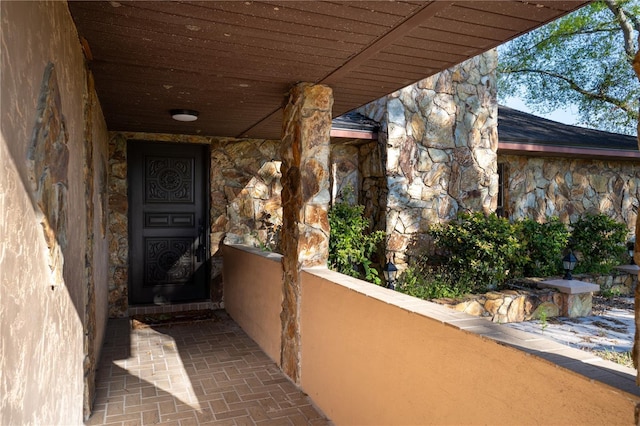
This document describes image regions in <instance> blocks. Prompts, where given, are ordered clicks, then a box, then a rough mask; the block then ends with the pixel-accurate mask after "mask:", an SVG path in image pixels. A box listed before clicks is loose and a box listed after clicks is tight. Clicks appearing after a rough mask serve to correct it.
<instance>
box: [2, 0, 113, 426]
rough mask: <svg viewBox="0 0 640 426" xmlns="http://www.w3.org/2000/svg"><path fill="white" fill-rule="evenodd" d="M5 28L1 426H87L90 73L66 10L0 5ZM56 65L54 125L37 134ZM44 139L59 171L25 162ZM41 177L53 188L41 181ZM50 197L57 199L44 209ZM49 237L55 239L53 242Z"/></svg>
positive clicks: (35, 160) (98, 262)
mask: <svg viewBox="0 0 640 426" xmlns="http://www.w3.org/2000/svg"><path fill="white" fill-rule="evenodd" d="M0 16H1V19H2V26H1V37H2V41H1V45H2V49H0V55H1V56H0V64H1V69H0V90H1V92H0V97H1V99H2V116H1V118H0V120H1V121H0V125H1V129H0V130H1V133H0V138H1V140H0V240H1V244H0V353H1V354H2V355H1V357H0V378H1V380H0V381H1V383H2V384H1V386H2V387H1V388H0V423H1V424H7V425H9V424H80V423H81V422H82V416H83V389H84V381H83V374H84V365H83V361H84V357H85V350H84V348H83V343H84V342H83V335H84V331H85V330H84V324H83V322H84V321H85V317H86V313H87V311H86V309H85V308H86V304H87V288H88V287H87V270H86V269H85V262H86V259H85V255H86V254H87V244H88V241H89V240H90V239H89V237H88V229H90V228H91V226H87V223H90V222H88V221H87V199H86V195H87V192H86V191H87V186H86V184H85V176H86V173H85V160H86V159H87V156H86V155H87V154H86V144H85V123H86V122H87V120H85V112H86V110H85V108H86V106H87V98H88V97H87V75H86V72H85V63H84V58H83V55H82V51H81V48H80V44H79V42H78V35H77V32H76V30H75V26H74V25H73V22H72V20H71V16H70V14H69V11H68V8H67V4H66V2H2V3H1V4H0ZM49 64H52V65H53V68H51V69H52V70H53V73H52V74H50V75H51V76H52V78H51V79H50V80H48V81H49V82H50V83H52V84H51V85H50V86H48V90H49V95H50V101H51V104H50V106H51V107H52V108H53V109H52V111H53V112H54V114H53V116H49V117H44V118H45V119H44V121H38V122H37V117H38V116H39V113H38V112H37V108H38V106H39V105H41V103H39V98H40V97H41V94H42V93H43V91H42V88H43V80H44V79H45V69H46V68H47V66H48V65H49ZM40 112H41V111H40ZM89 116H90V115H89ZM92 117H93V119H94V120H96V123H97V125H96V126H95V127H94V131H95V133H96V134H100V135H102V134H103V133H104V121H103V119H102V117H101V113H100V112H99V108H98V109H95V110H94V113H93V115H92ZM37 127H40V128H41V129H42V130H43V132H42V133H41V134H40V137H41V138H40V139H38V138H35V133H34V128H37ZM48 131H53V132H56V134H57V135H58V136H59V141H60V142H61V143H62V145H64V147H62V146H58V148H61V151H59V152H57V154H59V155H60V157H58V158H57V160H64V161H53V160H52V156H51V155H50V154H51V153H52V152H50V151H49V149H51V147H48V148H43V149H42V150H40V148H41V147H36V149H35V151H37V152H36V154H37V155H35V156H34V151H33V150H32V151H30V148H33V146H32V144H33V141H36V140H45V141H52V139H51V138H52V137H53V136H52V134H51V133H47V132H48ZM103 141H104V139H99V138H96V140H94V141H93V142H91V141H89V142H88V143H90V144H91V143H95V149H94V151H95V152H94V154H95V155H97V156H99V155H104V154H105V150H106V147H105V146H104V145H101V144H102V143H103ZM40 154H44V155H40ZM94 158H96V157H94ZM28 159H30V161H27V160H28ZM67 159H68V160H67ZM34 164H35V166H34ZM92 166H93V164H90V165H89V167H92ZM47 170H48V171H47ZM40 172H42V174H40ZM45 175H47V176H48V178H47V179H49V180H48V181H47V182H44V181H39V180H38V179H39V178H40V177H41V176H45ZM52 176H53V177H60V179H59V180H55V179H53V180H52ZM94 176H95V177H96V178H97V174H94ZM34 188H38V192H39V194H36V192H35V189H34ZM56 191H57V192H56ZM51 194H58V195H60V196H61V197H62V198H57V199H52V198H48V197H49V195H51ZM96 195H97V194H96ZM43 206H44V207H45V210H47V212H48V213H47V212H43V210H42V207H43ZM54 207H55V208H54ZM58 213H60V216H57V214H58ZM94 218H96V219H97V218H98V215H94ZM51 219H56V220H57V222H56V223H52V222H51ZM43 223H48V225H47V227H43V225H42V224H43ZM43 231H47V232H49V231H51V232H50V233H49V234H48V235H49V236H48V239H45V232H43ZM99 235H100V234H97V236H99ZM98 238H99V237H98ZM105 252H106V248H105V246H104V243H103V240H102V241H101V242H96V245H95V247H94V250H93V254H94V262H95V264H94V266H95V269H94V271H95V272H96V273H101V271H103V270H104V268H106V258H100V257H101V256H103V255H104V253H105ZM102 282H103V281H102V279H100V278H98V279H97V280H96V281H95V283H96V284H97V285H98V286H99V287H100V288H97V289H96V290H97V292H96V296H97V297H99V298H100V299H102V300H104V297H103V295H104V288H102V287H101V286H102V285H103V284H101V283H102ZM98 294H100V296H98ZM103 312H104V311H101V313H100V314H98V315H100V316H101V318H98V317H97V316H96V317H95V318H96V319H97V321H96V324H95V326H96V333H97V336H99V337H98V339H97V340H94V341H93V342H92V343H91V344H94V343H95V344H96V345H99V341H101V339H102V333H103V331H102V330H103V328H104V325H105V323H104V315H103Z"/></svg>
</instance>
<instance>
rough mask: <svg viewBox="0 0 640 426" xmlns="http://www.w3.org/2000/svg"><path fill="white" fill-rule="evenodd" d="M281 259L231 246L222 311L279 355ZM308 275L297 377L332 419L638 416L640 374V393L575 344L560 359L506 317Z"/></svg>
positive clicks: (527, 420)
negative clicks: (494, 319)
mask: <svg viewBox="0 0 640 426" xmlns="http://www.w3.org/2000/svg"><path fill="white" fill-rule="evenodd" d="M281 268H282V266H281V263H280V256H279V255H276V254H272V253H265V252H263V251H261V250H259V249H255V248H249V247H246V246H239V245H238V246H225V248H224V285H225V306H226V309H227V311H228V312H229V314H230V315H231V316H232V317H233V318H234V319H235V320H236V321H237V322H238V323H239V324H240V326H241V327H242V328H243V329H244V330H245V331H246V332H247V334H248V335H249V336H250V337H251V338H252V339H254V340H255V341H256V342H257V343H258V344H259V345H260V346H261V347H262V348H263V350H264V351H265V352H266V353H267V354H268V355H269V356H270V357H272V358H273V359H275V360H277V359H278V355H279V351H280V349H279V348H280V342H281V331H280V330H281V321H280V313H281V311H282V295H281V292H282V290H283V287H282V269H281ZM301 280H302V281H301V286H302V287H301V292H302V293H301V307H300V333H301V357H300V358H301V376H300V385H301V387H302V389H303V390H304V391H305V392H306V393H307V394H308V395H309V396H310V397H311V399H312V400H313V401H314V403H315V404H316V405H317V406H318V408H320V409H321V410H322V411H323V412H324V413H325V414H326V415H327V416H328V417H329V418H330V419H331V420H332V421H333V422H334V423H335V424H337V425H341V424H360V425H365V424H370V425H374V424H375V425H381V424H492V425H494V424H495V425H498V424H505V425H507V424H508V425H513V424H518V425H523V424H554V425H559V424H565V425H576V424H580V425H586V424H632V423H633V422H634V407H635V404H636V403H637V402H639V401H640V396H636V395H635V394H640V393H639V392H635V383H634V377H633V376H631V377H630V378H628V380H627V382H630V383H631V386H630V387H633V389H634V390H631V389H630V388H629V389H627V388H624V389H627V390H628V392H634V393H635V394H632V393H628V392H625V391H624V390H622V389H621V388H614V387H611V386H609V385H607V384H605V383H603V382H606V380H604V379H603V376H604V375H606V374H609V375H613V376H615V377H620V376H619V374H624V373H620V372H619V371H617V370H616V369H615V367H611V366H610V365H609V364H607V365H605V367H606V368H610V370H606V368H605V369H601V368H599V367H598V368H596V367H594V366H593V365H592V364H588V363H587V362H586V361H583V360H584V359H587V358H586V357H585V355H588V354H586V353H585V352H582V351H580V350H578V349H573V348H569V347H567V346H564V345H560V344H553V346H552V347H548V346H547V347H546V349H544V350H548V349H549V348H550V349H551V355H550V356H549V358H550V359H553V360H554V361H555V363H554V362H551V361H549V360H547V359H543V358H542V357H540V356H537V355H534V354H535V353H540V352H542V351H543V349H541V347H540V346H538V347H537V348H538V349H535V348H536V346H535V344H536V343H537V344H540V342H539V341H536V342H533V343H527V344H528V345H531V346H530V347H528V348H526V347H525V345H524V344H523V345H522V346H521V349H517V348H516V347H512V346H508V345H506V344H503V343H500V342H501V341H502V342H504V341H509V338H510V337H513V336H515V337H518V338H521V339H524V340H521V341H522V342H525V341H527V340H526V339H527V338H528V337H529V336H531V335H528V334H526V333H522V332H517V331H516V330H513V331H509V330H510V329H506V328H505V327H502V326H501V325H499V324H492V323H491V322H489V321H486V320H483V319H479V318H475V317H471V316H469V315H466V314H464V313H461V312H456V311H454V310H451V309H448V308H446V307H443V306H440V305H436V304H434V303H430V302H427V301H424V300H420V299H416V298H413V297H410V296H407V295H404V294H401V293H398V292H394V291H391V290H388V289H385V288H382V287H379V286H376V285H373V284H369V283H367V282H364V281H361V280H357V279H355V278H351V277H348V276H345V275H342V274H339V273H337V272H333V271H330V270H328V269H326V268H309V269H304V270H303V271H302V275H301ZM471 330H473V331H471ZM505 330H506V331H505ZM512 332H517V333H515V334H511V333H512ZM481 334H482V335H481ZM516 340H517V339H515V338H514V339H513V341H516ZM533 340H537V339H533ZM527 342H528V341H527ZM511 344H513V343H511ZM516 346H517V345H516ZM579 354H582V356H583V358H579V356H580V355H579ZM591 358H593V357H591ZM603 362H604V361H603ZM561 365H564V367H563V366H561ZM611 365H613V364H611ZM571 366H575V367H571ZM570 368H573V369H570ZM596 370H597V371H596ZM576 371H590V372H591V373H590V374H589V375H590V377H587V376H584V375H582V374H578V373H576ZM594 375H597V376H598V377H597V380H593V378H594Z"/></svg>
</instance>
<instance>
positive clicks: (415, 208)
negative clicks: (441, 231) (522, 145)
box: [359, 51, 498, 269]
mask: <svg viewBox="0 0 640 426" xmlns="http://www.w3.org/2000/svg"><path fill="white" fill-rule="evenodd" d="M496 65H497V55H496V52H495V51H490V52H487V53H486V54H483V55H480V56H477V57H475V58H472V59H470V60H468V61H466V62H464V63H463V64H461V65H458V66H456V67H454V68H451V69H449V70H446V71H443V72H441V73H439V74H437V75H435V76H433V77H430V78H427V79H425V80H422V81H420V82H418V83H416V84H414V85H412V86H408V87H405V88H404V89H401V90H398V91H397V92H394V93H392V94H391V95H389V96H388V97H386V98H382V99H380V100H378V101H376V102H373V103H371V104H368V105H366V106H364V107H362V108H361V109H360V110H359V111H360V112H361V113H362V114H364V115H366V116H368V117H369V118H371V119H374V120H376V121H378V122H379V123H381V128H382V129H383V131H382V132H381V137H380V140H381V142H382V143H386V153H385V154H386V155H385V158H383V160H384V161H385V174H386V181H387V190H388V196H387V202H386V225H385V227H386V232H387V235H388V242H387V251H388V253H390V254H392V255H393V259H394V262H395V263H396V265H398V266H399V267H400V268H401V269H402V268H403V267H404V266H405V265H406V262H407V261H408V260H409V258H410V257H411V256H414V255H417V254H419V253H420V252H422V251H423V250H425V248H427V247H428V238H427V237H426V231H427V230H428V228H429V226H430V225H431V224H434V223H439V222H444V221H448V220H451V219H452V218H454V217H455V216H456V214H457V213H458V211H484V212H487V213H488V212H491V211H493V210H495V207H496V201H497V191H498V175H497V155H496V151H497V147H498V134H497V118H498V117H497V114H498V111H497V101H496V79H495V68H496ZM385 130H386V131H385Z"/></svg>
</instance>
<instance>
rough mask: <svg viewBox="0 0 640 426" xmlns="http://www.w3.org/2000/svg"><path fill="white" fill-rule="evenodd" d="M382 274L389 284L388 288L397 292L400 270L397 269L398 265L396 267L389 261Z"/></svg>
mask: <svg viewBox="0 0 640 426" xmlns="http://www.w3.org/2000/svg"><path fill="white" fill-rule="evenodd" d="M382 273H383V274H384V280H385V281H386V282H387V288H390V289H391V290H395V289H396V285H395V282H396V276H397V275H398V268H396V265H394V264H393V262H391V261H388V262H387V264H386V265H384V269H383V270H382Z"/></svg>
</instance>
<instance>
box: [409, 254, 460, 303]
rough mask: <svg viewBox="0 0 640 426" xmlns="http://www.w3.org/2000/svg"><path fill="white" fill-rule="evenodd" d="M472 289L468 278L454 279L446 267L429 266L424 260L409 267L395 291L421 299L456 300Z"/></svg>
mask: <svg viewBox="0 0 640 426" xmlns="http://www.w3.org/2000/svg"><path fill="white" fill-rule="evenodd" d="M472 288H473V282H472V281H471V280H470V279H469V277H467V276H463V277H454V276H453V275H452V274H451V272H450V271H449V269H448V268H447V267H446V265H429V264H428V262H427V259H426V258H422V259H419V260H417V261H416V262H414V263H412V264H411V265H409V267H408V268H407V269H406V270H405V272H404V273H403V274H402V276H401V277H400V279H399V280H398V284H397V285H396V290H397V291H399V292H402V293H405V294H408V295H410V296H414V297H419V298H421V299H439V298H442V297H451V298H456V297H460V296H463V295H465V294H467V293H470V292H471V291H472Z"/></svg>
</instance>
